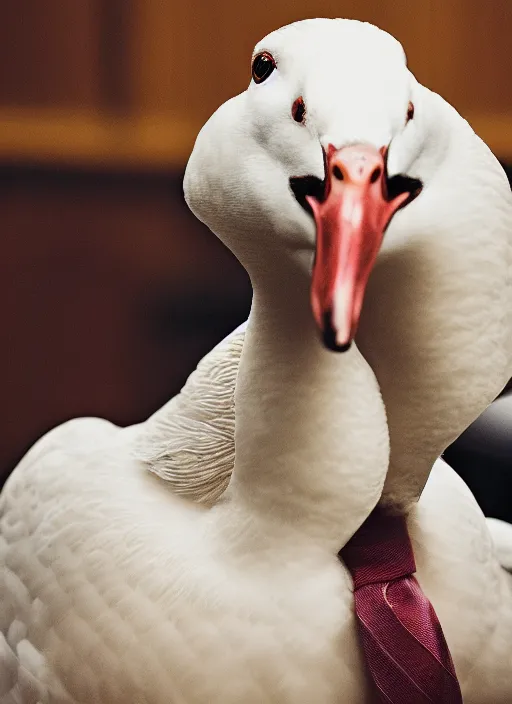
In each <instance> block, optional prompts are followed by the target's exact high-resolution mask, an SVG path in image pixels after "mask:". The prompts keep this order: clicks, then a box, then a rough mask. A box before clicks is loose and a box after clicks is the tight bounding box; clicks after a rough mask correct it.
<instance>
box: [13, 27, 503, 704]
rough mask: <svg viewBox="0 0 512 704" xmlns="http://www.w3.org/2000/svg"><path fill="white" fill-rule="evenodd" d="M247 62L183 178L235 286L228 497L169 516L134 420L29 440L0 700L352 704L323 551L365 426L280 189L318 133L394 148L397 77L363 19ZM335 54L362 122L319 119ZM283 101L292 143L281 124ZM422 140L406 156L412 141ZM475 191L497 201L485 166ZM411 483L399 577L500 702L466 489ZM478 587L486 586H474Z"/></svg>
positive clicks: (360, 389) (356, 660) (16, 512)
mask: <svg viewBox="0 0 512 704" xmlns="http://www.w3.org/2000/svg"><path fill="white" fill-rule="evenodd" d="M262 48H264V49H265V50H267V51H270V50H273V51H274V52H275V53H276V54H277V53H279V66H280V69H279V71H280V73H278V72H277V71H275V72H274V80H273V82H270V81H269V82H266V83H265V88H264V90H265V91H266V92H264V90H262V88H263V86H255V85H251V87H250V89H249V90H248V91H247V93H245V94H243V95H242V96H239V97H238V98H236V99H234V100H233V101H230V102H229V103H227V104H226V105H225V106H223V108H221V109H220V110H219V111H218V113H216V115H215V116H214V118H212V120H211V121H210V122H209V123H208V126H207V127H206V128H205V130H204V131H203V133H202V135H201V136H200V138H199V139H198V143H197V145H196V148H195V151H194V155H193V157H192V159H191V162H190V165H189V169H188V173H187V177H188V178H187V196H188V198H189V202H190V203H191V205H192V207H193V209H194V210H195V211H196V212H199V213H200V215H201V217H202V219H205V220H207V222H208V224H209V225H210V226H211V227H212V229H214V231H216V232H217V233H218V234H219V235H220V236H221V237H222V238H223V239H225V240H226V241H227V242H229V244H230V245H231V246H232V248H233V249H234V251H235V253H237V254H238V256H239V257H240V258H241V260H242V261H243V263H244V264H245V265H246V266H247V268H248V270H249V271H250V273H251V276H252V279H253V284H254V288H255V300H254V306H253V311H252V314H251V323H250V327H249V332H248V336H247V341H246V343H245V345H244V353H243V358H242V362H241V368H240V376H239V383H238V386H237V392H236V393H237V418H236V438H237V457H236V462H235V470H234V475H233V478H232V481H231V484H230V488H229V490H228V492H227V494H226V497H225V499H224V500H223V501H220V502H219V503H218V504H216V505H215V506H214V508H213V509H211V510H208V509H205V508H201V507H198V506H194V505H192V504H190V503H188V502H185V501H180V500H179V499H177V498H176V497H175V496H174V495H173V494H172V493H170V492H169V491H168V488H167V487H166V486H165V485H164V484H160V483H156V480H153V481H152V480H151V478H150V477H149V476H148V475H147V474H144V473H143V472H142V471H141V470H140V468H139V466H138V465H137V464H136V463H134V462H132V461H131V459H130V452H131V443H132V441H133V439H134V437H135V435H136V434H137V433H138V432H139V431H138V429H135V430H134V429H127V430H124V431H123V430H118V429H115V428H113V427H112V426H111V425H109V424H107V423H104V422H101V421H94V420H84V421H80V422H78V423H74V424H71V425H68V426H67V427H63V428H61V429H58V430H56V431H54V432H53V433H52V434H50V436H48V437H47V438H45V439H44V440H43V441H41V442H40V443H39V444H38V445H37V446H36V447H35V448H34V449H33V450H32V451H31V452H30V453H29V455H27V457H26V458H25V460H24V461H23V462H22V464H21V465H20V467H19V468H18V469H17V470H16V472H15V473H14V475H13V477H12V478H11V479H10V481H9V482H8V484H7V486H6V489H5V491H4V493H3V495H2V511H3V515H2V519H1V520H2V523H1V537H2V544H1V545H2V547H1V551H2V552H1V553H0V554H1V558H0V559H1V560H2V566H3V567H4V568H6V569H4V570H3V571H2V577H1V578H2V579H3V584H2V587H1V590H2V595H4V594H5V599H3V601H2V603H1V606H0V630H1V631H2V633H3V634H4V639H3V646H2V647H3V650H1V651H0V652H1V653H2V660H0V663H1V667H2V668H3V670H0V673H1V675H2V676H1V677H0V682H1V685H0V687H3V691H2V689H0V692H1V695H2V696H3V698H4V701H5V702H6V703H7V702H23V704H27V703H28V702H31V701H34V702H37V701H51V702H54V701H55V702H60V701H62V702H66V701H70V702H78V701H80V702H85V701H86V702H91V703H93V702H107V701H108V702H118V701H119V702H121V701H122V702H126V701H137V702H145V701H148V702H160V701H162V702H164V701H165V702H168V701H170V700H171V701H176V702H179V701H184V702H188V703H194V702H206V701H208V702H221V701H222V702H225V703H229V702H239V701H246V702H249V703H250V702H261V701H269V702H292V701H294V702H311V701H319V702H320V701H321V702H326V704H327V703H328V702H338V701H347V702H348V701H350V702H363V701H370V698H371V694H370V690H369V689H368V685H367V680H366V677H365V673H364V668H363V667H362V663H361V656H360V653H359V650H358V648H357V643H356V640H355V634H354V626H353V618H352V613H351V593H350V589H349V586H348V580H347V576H346V573H344V571H343V569H342V568H340V566H339V565H338V563H337V559H336V558H335V554H336V552H337V550H338V548H339V547H340V545H342V544H344V542H345V541H346V540H347V539H348V537H349V536H350V535H351V534H352V533H353V531H354V530H355V529H356V528H357V526H358V525H359V524H360V523H361V521H362V520H363V519H364V518H365V517H366V515H367V514H368V512H369V511H370V510H371V508H372V507H373V505H374V504H375V502H376V500H377V498H378V496H379V494H380V490H381V485H382V481H383V478H384V473H385V470H386V466H387V462H386V455H387V437H386V426H385V422H384V416H383V410H382V406H381V403H380V398H379V394H378V392H377V389H376V386H375V384H374V381H373V377H372V375H371V373H370V371H369V369H368V367H367V366H366V365H365V364H364V362H363V361H362V359H361V357H360V356H359V354H358V353H357V350H356V349H355V348H354V349H352V350H351V351H350V352H348V353H347V354H345V355H341V356H339V355H331V354H329V353H327V352H326V351H325V350H323V349H322V348H321V346H320V345H318V344H317V343H316V341H315V339H314V334H313V330H312V325H311V322H310V320H309V313H308V306H307V296H308V293H307V289H308V283H307V276H306V272H307V269H308V268H309V266H310V259H311V249H312V243H313V239H314V233H313V228H312V224H311V222H310V220H309V219H308V216H307V215H306V214H305V213H303V212H302V211H301V210H300V208H299V207H298V205H297V203H296V202H295V201H294V199H293V197H292V196H291V194H290V193H289V191H288V179H289V177H290V176H295V175H297V174H311V173H312V174H317V175H319V176H323V164H322V155H321V151H320V149H319V145H318V141H319V138H320V139H322V138H324V139H327V136H328V139H329V142H331V143H332V142H340V143H344V142H346V141H353V140H354V139H355V138H356V137H357V139H358V140H364V141H366V142H369V143H374V144H375V145H382V144H386V143H388V142H389V141H390V138H391V137H394V138H395V140H394V143H395V142H397V141H398V138H399V137H404V136H405V132H404V131H403V125H402V124H401V121H400V120H399V118H398V115H399V114H400V113H401V112H403V110H404V108H405V109H406V108H407V102H408V98H409V95H408V91H409V90H410V89H412V86H413V85H414V83H413V82H412V78H411V77H410V74H408V73H407V71H406V70H404V67H403V59H402V56H401V53H400V51H399V49H398V45H397V44H396V43H395V42H394V40H392V39H391V38H390V37H389V36H388V35H385V34H384V33H381V32H379V31H378V30H376V29H374V28H372V27H370V26H368V25H360V24H356V23H352V22H345V21H334V22H327V21H323V22H322V21H310V22H307V23H301V24H298V25H295V26H292V27H290V28H287V29H285V30H282V31H281V32H279V33H275V34H274V35H271V36H270V37H269V38H267V39H266V40H265V43H264V45H263V46H262ZM357 51H359V52H362V54H363V55H364V56H365V61H367V62H368V65H374V66H377V67H378V71H376V75H370V74H369V72H368V71H365V70H364V67H362V68H361V72H359V71H358V70H357V69H356V68H353V73H354V74H356V75H358V79H359V80H364V85H365V88H366V89H367V94H366V95H367V97H368V96H373V97H374V99H375V100H376V101H377V102H378V104H379V108H382V111H381V112H380V113H379V114H377V113H376V112H375V111H374V112H372V111H371V110H370V109H369V104H368V103H366V104H365V100H363V101H362V104H361V105H360V104H359V101H358V100H357V99H358V98H359V96H360V91H357V93H356V92H355V89H356V88H357V85H351V82H350V81H346V84H345V85H343V86H341V87H340V92H343V93H344V98H345V109H344V110H343V112H341V113H340V105H339V104H338V103H337V98H336V95H334V97H333V92H332V86H331V90H327V88H329V86H326V85H325V83H323V82H322V76H321V75H319V71H320V70H321V69H319V68H318V66H322V67H324V68H325V66H326V65H327V66H329V65H333V64H335V63H336V62H343V57H344V56H346V62H348V60H349V59H350V57H351V56H353V55H354V52H357ZM322 52H324V53H323V61H318V63H315V61H314V60H313V59H312V56H313V55H314V54H315V53H320V56H321V57H322ZM345 52H346V53H345ZM372 58H373V62H372V61H371V59H372ZM309 62H310V63H309ZM287 67H288V68H287ZM315 67H316V68H315ZM287 70H288V73H287ZM330 75H331V76H336V72H335V71H334V69H333V70H332V72H330ZM298 78H301V80H302V83H301V85H300V88H299V85H298V81H297V80H296V79H298ZM306 79H308V80H306ZM315 79H316V80H315ZM386 82H387V83H386ZM272 85H273V86H274V88H273V89H272V88H270V86H272ZM308 86H309V87H310V88H311V90H309V89H308ZM322 87H323V92H322ZM414 87H415V90H417V91H418V92H419V93H422V91H421V90H420V89H419V87H418V86H414ZM298 88H299V89H300V90H301V93H302V94H303V95H305V96H308V97H307V98H306V100H307V101H308V103H309V105H310V107H309V108H308V111H309V112H308V115H309V126H308V129H304V126H302V125H299V124H295V123H294V122H293V121H292V120H290V118H289V108H290V106H291V104H292V102H294V100H295V98H294V100H292V101H290V98H292V97H293V96H295V97H297V96H296V93H297V89H298ZM313 88H314V90H313ZM257 91H258V92H257ZM351 91H352V92H351ZM313 95H316V100H313V99H312V97H311V98H310V96H313ZM322 95H324V97H325V98H326V100H325V102H324V103H322V100H321V99H322ZM422 95H423V97H424V100H425V102H424V106H425V107H426V106H427V103H428V100H429V99H430V98H427V96H430V94H428V93H426V92H424V93H422ZM432 100H434V101H435V100H436V99H435V98H433V97H432ZM285 106H288V107H287V109H286V110H285ZM417 109H418V106H417ZM425 113H428V110H427V109H426V110H425ZM449 114H452V113H451V112H449ZM425 119H426V118H425ZM453 119H454V120H455V117H454V118H453ZM315 128H316V129H315ZM354 129H355V131H354ZM460 129H462V130H465V129H467V135H468V140H469V135H470V131H469V128H466V127H463V126H461V127H460ZM297 130H301V131H300V132H299V131H297ZM329 130H331V131H332V132H331V134H329ZM409 133H410V130H409ZM424 136H425V137H426V135H424ZM386 139H387V142H386ZM473 139H474V138H473ZM295 144H297V145H298V147H295V149H296V151H295V150H294V145H295ZM422 146H423V151H424V152H427V153H428V146H429V142H425V143H423V144H422ZM397 153H398V148H397ZM241 154H242V155H243V159H241ZM392 154H393V151H392V152H391V155H390V160H391V157H392ZM220 164H223V168H222V169H220V168H219V166H220ZM489 164H490V165H491V164H492V162H491V161H489ZM400 169H401V170H405V168H404V167H403V166H401V167H400ZM415 175H416V174H415ZM420 175H421V176H422V177H423V178H425V176H424V174H423V173H421V174H420ZM495 179H496V182H497V184H498V186H497V188H498V191H499V189H501V190H502V194H503V195H502V198H503V204H504V207H505V204H506V198H505V191H504V188H503V187H502V186H500V185H499V183H500V182H499V178H498V171H497V170H496V172H495ZM427 189H428V184H427V188H426V189H425V192H424V193H423V194H422V198H423V197H424V196H425V195H426V194H427ZM242 196H243V197H242ZM420 202H421V199H418V200H417V202H416V203H414V204H413V205H411V206H408V208H410V209H411V212H412V208H413V207H414V208H417V207H418V204H419V203H420ZM406 212H407V209H406V210H404V211H403V213H401V214H400V218H402V220H403V215H404V214H405V213H406ZM396 222H397V223H398V222H399V218H398V217H397V218H396ZM397 227H398V226H397ZM391 231H392V230H390V232H391ZM504 364H505V362H503V366H504ZM92 443H94V444H95V445H96V449H95V450H91V444H92ZM362 447H364V458H363V457H362V456H361V448H362ZM435 476H436V473H434V475H433V482H434V484H435V481H436V480H435ZM431 481H432V480H431ZM430 486H431V482H429V486H428V487H427V489H426V491H425V492H424V495H423V497H422V503H421V510H419V511H418V515H417V516H416V517H415V520H414V522H413V528H414V530H415V532H416V538H417V540H418V547H417V555H418V556H419V562H420V565H419V577H420V581H421V582H422V584H423V585H424V587H425V588H426V591H427V593H428V594H429V595H430V596H431V598H432V600H433V602H434V604H435V606H436V609H437V611H438V613H439V614H440V616H441V620H442V622H443V625H444V626H445V631H446V633H447V637H448V641H449V643H450V645H451V649H452V654H453V656H454V659H455V662H456V665H457V670H458V672H459V676H460V678H461V680H462V684H463V689H464V692H465V694H466V701H467V702H489V701H493V702H500V701H503V702H505V701H508V700H509V699H510V696H511V691H510V689H509V690H508V691H507V687H510V686H511V685H510V683H509V682H508V668H509V666H510V663H509V655H508V649H507V644H510V643H511V642H512V623H511V621H512V597H511V595H510V586H509V585H508V584H507V583H506V582H505V579H504V577H503V575H502V574H501V573H500V571H499V569H498V566H497V564H496V563H492V562H491V561H490V560H488V559H487V556H488V554H489V549H488V544H487V542H486V541H487V534H486V531H485V527H482V526H483V524H482V519H481V516H480V514H479V513H478V510H477V509H476V508H475V505H474V502H473V500H472V498H471V497H470V496H469V494H468V493H467V492H464V490H463V489H461V487H460V485H459V483H457V481H456V480H455V479H454V478H453V477H452V476H451V475H448V478H446V479H445V478H443V489H444V490H445V493H441V495H440V494H439V491H438V487H435V486H434V490H433V491H432V492H431V491H430V490H429V487H430ZM468 519H469V522H470V525H471V527H472V530H471V531H465V533H464V535H461V536H460V537H458V538H457V539H456V540H454V536H456V528H457V521H458V520H459V521H462V522H463V523H464V521H466V522H467V521H468ZM451 526H453V528H452V527H451ZM447 529H448V530H447ZM454 555H455V556H456V561H455V563H453V561H454ZM481 558H483V559H484V561H485V563H484V564H479V565H478V566H477V565H475V563H476V562H477V561H478V560H479V559H480V561H481ZM286 561H288V562H286ZM446 563H450V564H446ZM443 568H444V572H443V571H442V569H443ZM491 578H492V579H493V582H494V583H495V584H496V585H497V587H499V589H500V590H502V591H501V593H499V594H498V593H496V594H484V592H485V588H487V589H488V587H489V584H490V580H491ZM507 590H508V591H507ZM482 595H483V596H484V597H485V598H484V600H483V601H481V597H482ZM505 598H508V600H509V601H508V604H507V602H505ZM454 602H456V603H454ZM491 602H492V603H491ZM476 607H478V609H477V608H476ZM450 611H453V612H454V613H453V614H452V613H450ZM248 632H250V633H252V634H253V637H252V638H251V639H248V638H247V633H248ZM491 633H495V636H496V637H495V638H494V639H491V638H490V637H489V636H490V634H491ZM484 643H485V645H486V652H485V653H484V656H482V652H481V650H482V645H483V644H484ZM304 672H307V677H304ZM0 701H2V700H0ZM4 701H2V704H4Z"/></svg>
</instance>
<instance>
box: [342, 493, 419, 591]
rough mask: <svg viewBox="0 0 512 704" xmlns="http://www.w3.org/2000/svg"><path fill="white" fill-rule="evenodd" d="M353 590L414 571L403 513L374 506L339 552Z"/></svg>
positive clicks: (412, 556) (407, 574) (388, 580)
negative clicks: (386, 510)
mask: <svg viewBox="0 0 512 704" xmlns="http://www.w3.org/2000/svg"><path fill="white" fill-rule="evenodd" d="M339 554H340V557H341V558H342V560H343V562H344V563H345V565H346V566H347V569H348V570H349V572H350V574H351V575H352V579H353V580H354V589H359V587H362V586H364V585H365V584H375V583H376V582H391V581H392V580H394V579H399V578H400V577H407V576H409V575H411V574H413V573H414V572H415V571H416V564H415V562H414V554H413V551H412V545H411V541H410V538H409V533H408V532H407V523H406V520H405V516H393V515H390V514H387V513H385V512H384V511H383V510H382V509H381V508H380V507H378V506H377V508H375V509H374V510H373V511H372V513H371V514H370V515H369V516H368V518H367V519H366V521H365V522H364V523H363V525H362V526H361V527H360V528H359V530H358V531H357V532H356V533H355V534H354V535H353V536H352V538H351V539H350V540H349V541H348V543H347V544H346V545H345V547H344V548H343V549H342V550H341V551H340V553H339Z"/></svg>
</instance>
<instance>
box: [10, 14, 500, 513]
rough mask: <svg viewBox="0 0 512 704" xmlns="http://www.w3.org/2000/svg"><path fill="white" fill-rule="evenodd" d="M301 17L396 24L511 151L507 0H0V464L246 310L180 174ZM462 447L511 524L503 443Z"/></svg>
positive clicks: (436, 80)
mask: <svg viewBox="0 0 512 704" xmlns="http://www.w3.org/2000/svg"><path fill="white" fill-rule="evenodd" d="M311 16H331V17H336V16H348V17H355V18H358V19H365V20H369V21H372V22H374V23H375V24H378V25H380V26H382V27H383V28H385V29H387V30H388V31H390V32H392V33H393V34H394V35H395V36H397V37H398V38H399V39H400V40H401V41H402V43H403V44H404V46H405V48H406V50H407V53H408V56H409V64H410V66H411V68H412V69H413V71H414V72H415V74H416V75H417V77H418V78H419V79H420V80H421V81H422V82H424V83H426V84H427V85H428V86H429V87H431V88H433V89H434V90H437V91H438V92H440V93H441V94H442V95H443V96H444V97H446V98H447V99H448V100H450V102H452V103H453V104H454V105H455V106H456V107H457V109H458V110H459V111H460V112H461V113H462V114H463V115H464V116H465V117H467V118H468V119H469V120H470V122H471V123H472V124H473V126H474V127H475V129H476V131H477V132H478V133H479V134H480V135H481V136H482V137H483V138H484V139H485V141H487V143H488V144H489V145H490V146H491V148H492V149H493V150H494V152H495V153H496V154H497V156H498V157H499V158H501V159H502V160H503V161H504V162H508V163H512V78H511V77H512V58H511V53H510V48H509V45H510V36H512V4H511V2H510V0H493V2H490V3H486V4H484V3H483V2H479V1H477V0H423V2H422V3H411V2H410V1H409V0H407V1H405V0H389V1H388V2H386V3H383V2H381V0H366V1H365V2H364V3H363V2H361V1H359V0H358V1H356V0H323V1H322V0H308V1H307V2H306V0H295V1H293V0H274V2H272V3H271V5H264V4H261V3H254V2H245V0H237V1H235V0H222V1H221V2H210V3H202V2H201V3H200V2H196V3H183V2H177V0H67V2H65V3H63V2H61V0H45V2H44V3H41V2H40V0H19V2H17V3H4V6H3V7H2V13H1V18H0V316H1V318H0V319H1V320H2V333H3V340H2V341H3V344H2V345H1V346H0V397H1V399H2V403H1V404H0V429H1V433H0V480H1V478H2V477H5V476H7V474H8V473H9V471H10V470H11V469H12V468H13V467H14V465H15V463H16V462H17V461H18V460H19V458H20V457H21V456H22V454H23V453H24V452H25V451H26V450H27V449H28V447H29V446H30V445H31V444H32V443H33V442H34V441H35V440H36V439H37V438H38V437H39V436H40V435H41V434H42V433H44V432H45V431H46V430H48V429H49V428H51V427H53V426H54V425H56V424H58V423H61V422H62V421H64V420H66V419H68V418H72V417H75V416H81V415H97V416H103V417H106V418H109V419H110V420H112V421H114V422H116V423H119V424H122V425H124V424H129V423H133V422H136V421H139V420H142V419H144V418H146V417H147V416H148V415H149V414H150V413H151V412H152V411H154V410H155V409H157V408H158V407H159V406H160V405H162V404H163V403H164V402H165V401H167V400H168V399H169V398H170V397H171V396H172V395H173V394H174V393H176V392H177V391H178V389H179V388H180V386H181V385H182V384H183V382H184V380H185V379H186V377H187V375H188V374H189V373H190V371H191V370H192V369H193V368H194V367H195V365H196V363H197V361H198V360H199V359H200V358H201V357H202V356H203V355H204V354H205V353H206V352H207V351H208V350H209V349H210V348H211V347H212V346H213V344H214V343H215V342H217V341H218V340H219V339H220V338H221V337H223V336H224V335H225V334H226V333H227V332H229V331H230V330H231V329H233V328H234V327H235V326H236V325H237V324H238V323H239V322H240V321H241V320H243V319H244V318H245V317H246V315H247V312H248V308H249V303H250V288H249V285H248V281H247V277H246V275H245V272H244V271H243V270H242V269H241V267H240V266H239V265H238V263H237V262H236V261H235V260H234V258H233V257H232V255H231V254H230V253H229V252H228V251H227V250H226V249H225V248H224V247H223V246H222V245H221V244H220V243H219V242H218V241H217V240H216V238H215V237H214V236H213V235H211V234H210V233H209V232H207V231H206V230H205V228H204V227H203V226H202V225H201V224H200V223H198V222H197V221H196V220H195V219H194V218H193V216H192V215H191V214H190V213H189V212H188V211H187V209H186V207H185V205H184V202H183V197H182V192H181V179H182V174H183V170H184V166H185V164H186V160H187V157H188V154H189V153H190V149H191V146H192V144H193V140H194V137H195V135H196V134H197V132H198V130H199V128H200V127H201V125H202V124H203V123H204V121H205V120H206V119H207V118H208V116H209V115H210V114H211V113H212V112H213V110H214V109H215V108H216V107H217V106H218V105H219V104H220V103H222V102H223V101H224V100H226V99H227V98H228V97H230V96H231V95H234V94H236V93H238V92H240V91H241V90H244V88H245V87H246V85H247V83H248V80H249V60H250V55H251V51H252V47H253V45H254V44H255V42H256V41H258V40H259V39H260V38H261V37H262V36H263V35H264V34H266V33H267V32H268V31H271V30H272V29H275V28H276V27H278V26H281V25H283V24H286V23H288V22H290V21H293V20H296V19H302V18H305V17H311ZM470 445H471V447H470V449H468V448H467V447H465V446H464V443H463V442H462V444H461V445H460V446H459V447H456V448H455V450H452V451H451V454H450V460H451V461H452V462H453V464H455V465H456V466H459V467H460V466H462V467H463V470H461V471H462V473H463V474H464V473H465V476H466V478H468V479H469V481H470V483H472V486H473V487H474V488H475V489H476V491H477V493H478V498H479V500H480V501H481V502H482V505H483V506H484V508H485V509H486V510H487V512H489V513H492V514H493V515H500V516H503V517H505V516H509V517H510V519H511V520H512V515H510V512H509V510H508V505H509V504H511V505H512V501H507V496H508V497H511V496H512V483H511V479H510V478H509V474H510V475H512V471H510V472H507V471H506V470H507V468H508V466H509V465H510V462H509V458H510V455H511V454H512V452H511V453H509V455H508V457H507V456H505V459H503V457H502V455H500V458H496V457H492V456H491V455H492V452H491V455H489V447H485V446H486V443H485V442H484V443H483V444H482V443H481V444H480V445H478V443H477V445H476V446H475V444H474V443H473V444H471V443H470ZM475 447H476V449H475ZM478 448H485V449H482V451H481V452H480V450H479V449H478ZM490 449H492V448H490ZM464 453H465V454H464ZM0 483H1V482H0Z"/></svg>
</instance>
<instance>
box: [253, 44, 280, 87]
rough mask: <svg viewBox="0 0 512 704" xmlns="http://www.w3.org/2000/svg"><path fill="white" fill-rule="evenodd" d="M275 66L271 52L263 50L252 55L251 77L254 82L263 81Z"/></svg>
mask: <svg viewBox="0 0 512 704" xmlns="http://www.w3.org/2000/svg"><path fill="white" fill-rule="evenodd" d="M275 67H276V62H275V61H274V57H273V56H272V54H269V53H268V51H264V52H262V53H261V54H258V55H257V56H255V57H254V60H253V62H252V78H253V81H254V82H255V83H263V81H265V80H266V79H267V78H268V77H269V76H270V74H271V73H272V71H273V70H274V69H275Z"/></svg>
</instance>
